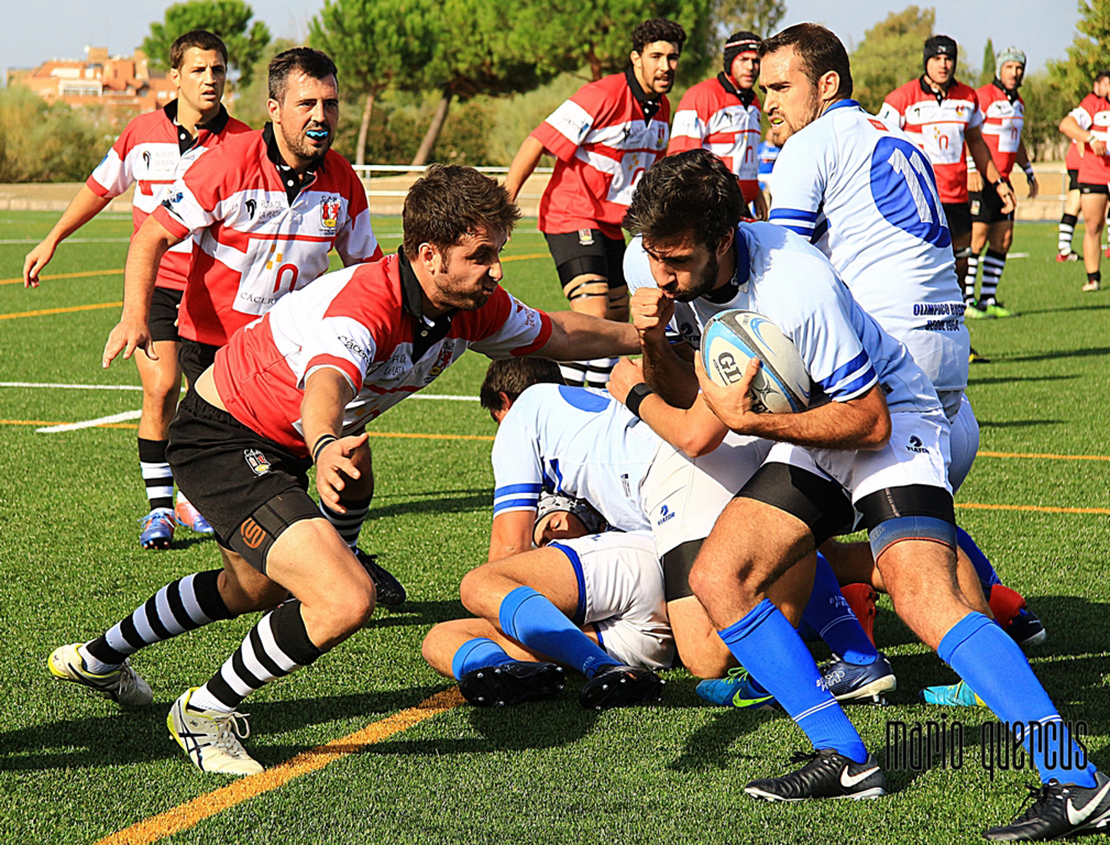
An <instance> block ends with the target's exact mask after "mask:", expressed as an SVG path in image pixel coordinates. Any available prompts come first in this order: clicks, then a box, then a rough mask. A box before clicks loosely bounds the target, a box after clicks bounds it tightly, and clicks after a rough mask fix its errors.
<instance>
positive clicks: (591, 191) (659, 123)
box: [505, 19, 686, 387]
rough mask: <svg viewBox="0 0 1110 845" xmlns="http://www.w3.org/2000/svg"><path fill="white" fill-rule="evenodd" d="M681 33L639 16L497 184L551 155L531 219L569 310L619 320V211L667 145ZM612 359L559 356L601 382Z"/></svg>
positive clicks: (514, 182) (511, 187)
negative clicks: (605, 63)
mask: <svg viewBox="0 0 1110 845" xmlns="http://www.w3.org/2000/svg"><path fill="white" fill-rule="evenodd" d="M685 41H686V33H685V31H684V30H683V29H682V27H681V26H679V25H678V24H676V23H674V22H673V21H668V20H662V19H655V20H649V21H644V22H643V23H641V24H639V25H638V26H637V27H636V28H635V29H634V30H633V31H632V53H631V55H630V57H629V58H630V63H629V65H628V67H627V68H625V70H624V72H623V73H616V74H613V75H612V76H606V77H604V78H603V79H599V80H598V81H596V82H591V83H589V84H588V85H584V86H582V88H580V89H579V90H578V92H577V93H576V94H574V96H572V97H571V98H570V99H569V100H567V101H566V102H565V103H563V104H562V105H561V106H559V108H557V109H556V110H555V111H554V112H552V114H551V115H550V116H549V117H548V118H547V119H546V120H545V121H544V122H543V123H541V124H540V125H539V126H538V127H536V129H535V130H533V131H532V134H531V135H529V136H528V137H527V138H525V139H524V143H522V144H521V145H520V149H519V150H518V151H517V154H516V156H515V157H514V158H513V161H512V164H511V165H510V166H509V173H508V175H507V176H506V177H505V187H506V188H507V189H508V191H509V196H510V197H511V198H512V199H514V200H515V199H516V197H517V194H518V193H519V192H520V189H521V186H522V185H523V184H524V182H525V181H526V180H527V179H528V177H529V176H531V175H532V172H533V171H534V170H535V169H536V165H537V164H538V163H539V160H540V156H542V155H543V154H544V153H545V152H547V153H549V154H550V155H553V156H554V157H555V158H556V159H557V161H556V163H555V172H554V173H553V174H552V175H551V179H550V181H549V182H548V184H547V188H546V190H545V191H544V194H543V199H542V200H541V201H540V215H539V228H540V231H541V232H543V233H544V237H545V238H546V239H547V246H548V249H550V250H551V255H552V257H553V258H554V259H555V268H556V270H557V271H558V273H559V281H560V283H561V284H562V286H563V294H564V295H565V296H566V298H567V300H568V301H569V302H570V307H571V308H572V309H573V310H575V311H579V312H581V313H583V314H594V315H596V316H598V317H606V318H608V319H610V320H616V321H617V322H625V321H627V320H628V290H627V288H626V287H625V284H624V276H623V274H622V270H621V258H622V256H623V255H624V235H623V234H622V233H621V228H620V222H621V217H622V216H623V215H624V212H625V209H626V208H627V207H628V203H629V200H630V199H631V198H632V190H633V188H635V187H636V181H637V180H638V179H639V178H640V176H641V174H643V172H644V171H645V170H647V169H648V168H649V167H651V166H652V164H654V163H655V162H656V161H657V160H658V159H660V158H661V157H662V156H663V155H664V154H665V152H666V149H667V133H668V124H669V122H670V113H671V111H670V109H671V107H670V104H669V103H668V101H667V97H666V94H667V92H668V91H670V90H671V86H673V85H674V80H675V74H676V73H677V70H678V58H679V54H680V53H681V52H682V45H683V43H685ZM614 363H615V361H611V360H600V361H579V362H576V363H574V364H573V365H566V366H564V367H563V377H564V378H565V379H566V381H567V383H568V384H579V385H582V384H585V385H590V386H593V387H604V386H605V380H606V379H607V378H608V375H609V371H610V370H611V369H612V368H613V364H614Z"/></svg>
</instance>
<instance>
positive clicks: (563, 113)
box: [532, 91, 595, 162]
mask: <svg viewBox="0 0 1110 845" xmlns="http://www.w3.org/2000/svg"><path fill="white" fill-rule="evenodd" d="M576 99H581V100H583V102H582V103H579V102H576ZM593 99H594V98H592V97H589V96H584V95H583V92H581V91H579V92H578V93H577V94H575V95H574V97H572V98H571V99H569V100H567V101H565V102H564V103H563V104H562V105H561V106H559V108H557V109H555V111H553V112H552V113H551V114H550V115H549V116H548V118H547V120H545V121H544V122H543V123H541V124H540V125H539V126H537V127H536V128H535V129H534V130H533V131H532V137H533V138H535V139H536V140H537V141H539V142H540V143H541V144H543V146H544V149H545V150H547V151H548V152H549V153H551V154H552V155H553V156H555V157H556V158H558V159H559V160H560V161H564V162H569V161H570V160H571V159H572V158H574V151H575V150H577V149H578V148H579V147H580V146H582V142H583V141H585V140H586V136H587V135H588V134H589V132H590V127H592V126H593V124H594V114H593V112H592V111H591V110H590V106H593V105H595V104H594V103H593Z"/></svg>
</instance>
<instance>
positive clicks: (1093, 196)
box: [1079, 185, 1108, 233]
mask: <svg viewBox="0 0 1110 845" xmlns="http://www.w3.org/2000/svg"><path fill="white" fill-rule="evenodd" d="M1105 188H1106V186H1105V185H1084V186H1083V187H1082V188H1081V189H1080V194H1081V195H1080V199H1079V205H1080V208H1081V209H1082V211H1083V225H1084V226H1085V227H1086V229H1087V231H1088V232H1092V233H1093V232H1099V233H1101V232H1102V229H1103V227H1104V226H1105V225H1106V205H1107V199H1108V197H1107V194H1106V192H1105Z"/></svg>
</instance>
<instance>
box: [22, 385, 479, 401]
mask: <svg viewBox="0 0 1110 845" xmlns="http://www.w3.org/2000/svg"><path fill="white" fill-rule="evenodd" d="M0 387H46V388H54V389H55V390H142V387H141V386H139V385H137V384H57V383H54V382H45V383H44V382H31V381H0ZM408 398H410V399H439V400H442V401H445V402H478V401H480V400H479V398H478V397H477V396H450V395H447V394H443V393H416V394H414V395H412V396H410V397H408Z"/></svg>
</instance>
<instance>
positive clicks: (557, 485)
mask: <svg viewBox="0 0 1110 845" xmlns="http://www.w3.org/2000/svg"><path fill="white" fill-rule="evenodd" d="M540 382H544V383H540ZM481 399H482V405H483V406H484V407H485V408H487V409H488V410H489V411H490V413H491V415H492V416H493V418H494V419H495V420H497V421H498V423H499V425H498V431H497V437H496V439H495V440H494V444H493V455H492V459H493V469H494V486H495V492H494V518H493V526H492V528H491V532H490V554H489V557H490V560H491V561H495V560H500V559H501V558H503V557H506V556H508V555H511V554H517V553H519V552H521V551H525V550H526V549H528V548H529V547H530V546H531V542H532V524H533V522H534V521H535V514H536V509H537V507H538V500H539V497H540V495H541V493H542V491H544V490H548V489H555V490H556V491H557V492H562V493H566V494H567V495H570V496H572V497H574V498H581V499H584V500H586V501H587V502H589V503H590V504H591V505H592V506H593V507H594V508H596V509H597V510H598V511H599V512H600V513H601V514H602V515H603V516H604V517H605V519H606V521H607V522H608V523H609V525H611V526H613V527H614V528H618V529H620V530H623V531H644V530H650V531H651V532H652V534H653V536H654V538H655V546H656V552H657V554H658V555H659V558H660V560H661V561H662V564H663V573H664V581H665V585H666V599H667V614H668V618H669V619H670V621H671V627H672V629H673V631H674V637H675V643H676V646H677V648H678V654H679V658H680V660H681V661H682V664H683V665H684V666H685V667H686V668H687V669H688V670H689V671H690V672H691V673H693V674H694V675H697V676H699V677H702V678H707V679H715V678H721V677H722V676H724V675H725V674H727V673H729V672H730V670H732V669H736V668H738V667H736V663H735V661H734V660H733V658H732V655H731V654H730V653H729V651H728V649H727V648H725V646H724V644H723V643H722V642H721V641H720V638H719V637H717V635H716V633H715V631H714V629H713V627H712V625H711V624H710V622H709V619H708V617H706V615H705V611H704V609H703V608H702V606H701V604H700V603H699V602H698V601H697V600H696V599H695V598H694V597H693V592H692V591H691V589H690V585H689V581H688V575H689V568H690V565H691V564H692V562H693V560H694V557H695V556H696V554H697V550H698V548H699V547H700V545H701V542H702V540H704V538H705V537H706V536H708V534H709V531H710V529H711V528H712V527H713V522H714V520H716V518H717V515H718V514H719V513H720V512H721V511H722V510H723V509H724V507H725V505H726V504H728V502H729V500H730V499H731V498H732V496H733V493H734V492H735V491H736V490H738V489H739V488H740V487H741V486H742V485H743V484H744V482H745V481H746V480H747V479H748V478H749V477H750V476H751V474H752V473H753V472H754V471H755V469H756V468H757V467H758V465H759V463H760V461H761V460H762V458H763V456H764V455H765V454H766V450H767V448H768V444H766V443H765V442H762V441H756V440H753V439H752V438H741V437H736V436H731V437H728V438H726V437H725V434H726V432H725V431H724V430H723V428H722V430H721V432H720V433H721V439H722V440H723V442H722V443H720V444H719V445H718V444H714V446H715V448H706V449H705V453H704V454H699V455H696V456H690V455H687V454H685V453H684V452H682V451H681V450H680V449H678V448H675V447H674V446H672V445H670V444H668V443H665V442H663V441H662V440H661V439H660V438H659V437H658V436H657V435H656V434H655V432H653V431H651V429H650V428H649V427H648V426H646V425H644V424H643V423H641V422H640V420H638V419H637V418H636V416H635V415H634V414H633V413H631V412H630V411H629V410H628V409H627V408H625V407H624V406H623V405H621V404H620V403H619V402H617V401H615V400H614V399H613V398H612V397H610V396H608V395H607V394H605V393H601V392H599V391H595V390H590V389H587V388H580V387H569V386H566V385H562V384H561V383H560V378H559V373H558V371H557V369H556V368H555V367H553V366H551V364H550V363H549V362H545V361H540V360H532V361H528V360H523V359H520V360H503V361H494V362H493V363H491V364H490V367H489V370H488V371H487V373H486V378H485V380H484V382H483V383H482V389H481ZM814 566H815V567H816V572H817V574H816V575H815V574H814V572H815V570H814V568H813V567H814ZM795 578H796V579H797V583H794V582H793V581H791V582H790V583H789V584H783V585H782V586H781V587H780V588H779V589H777V590H776V594H775V596H774V597H773V600H774V601H776V602H779V603H780V606H781V607H782V608H783V610H784V612H785V613H787V614H788V615H789V616H790V618H791V619H792V621H795V622H797V621H799V620H800V621H804V622H806V623H807V624H808V626H809V627H811V628H812V629H814V630H816V631H820V632H822V634H823V636H824V638H825V640H826V642H827V643H828V644H829V646H830V647H831V648H832V649H833V651H834V652H835V653H836V654H837V655H839V657H838V658H836V659H835V660H834V661H833V662H832V663H831V664H829V665H828V666H827V667H826V668H825V670H824V671H825V677H826V679H827V680H828V682H829V684H830V686H831V688H832V690H833V694H834V695H835V696H837V697H838V698H840V699H844V700H854V699H865V698H878V697H879V696H880V695H881V694H882V693H883V692H885V691H888V690H891V689H894V686H895V679H894V673H893V672H892V670H891V668H890V664H889V663H888V662H887V660H886V658H885V657H883V656H882V655H880V654H878V652H876V650H875V648H874V644H873V643H872V642H871V641H870V640H869V639H868V637H867V635H866V634H865V633H864V632H863V630H862V628H861V627H860V624H859V622H858V620H856V619H855V617H854V616H853V614H852V612H851V610H850V609H849V608H848V607H847V606H846V605H845V603H844V602H843V599H842V596H841V594H840V592H839V590H838V588H837V584H836V579H835V577H834V576H833V574H832V571H831V570H830V569H829V568H828V565H827V563H825V562H824V561H816V562H811V563H809V564H807V566H806V567H799V570H798V572H797V573H796V575H795ZM734 677H735V679H736V682H735V683H733V684H730V685H727V686H722V685H721V684H717V683H708V684H705V685H702V686H700V687H699V694H702V695H703V697H705V698H707V699H708V700H711V701H713V702H715V703H719V704H725V703H727V704H731V705H733V706H736V707H759V706H765V707H773V706H774V702H773V701H772V697H771V696H770V694H769V693H768V692H767V691H766V690H761V689H759V688H758V687H755V686H750V685H748V683H746V675H744V674H742V673H734Z"/></svg>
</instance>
